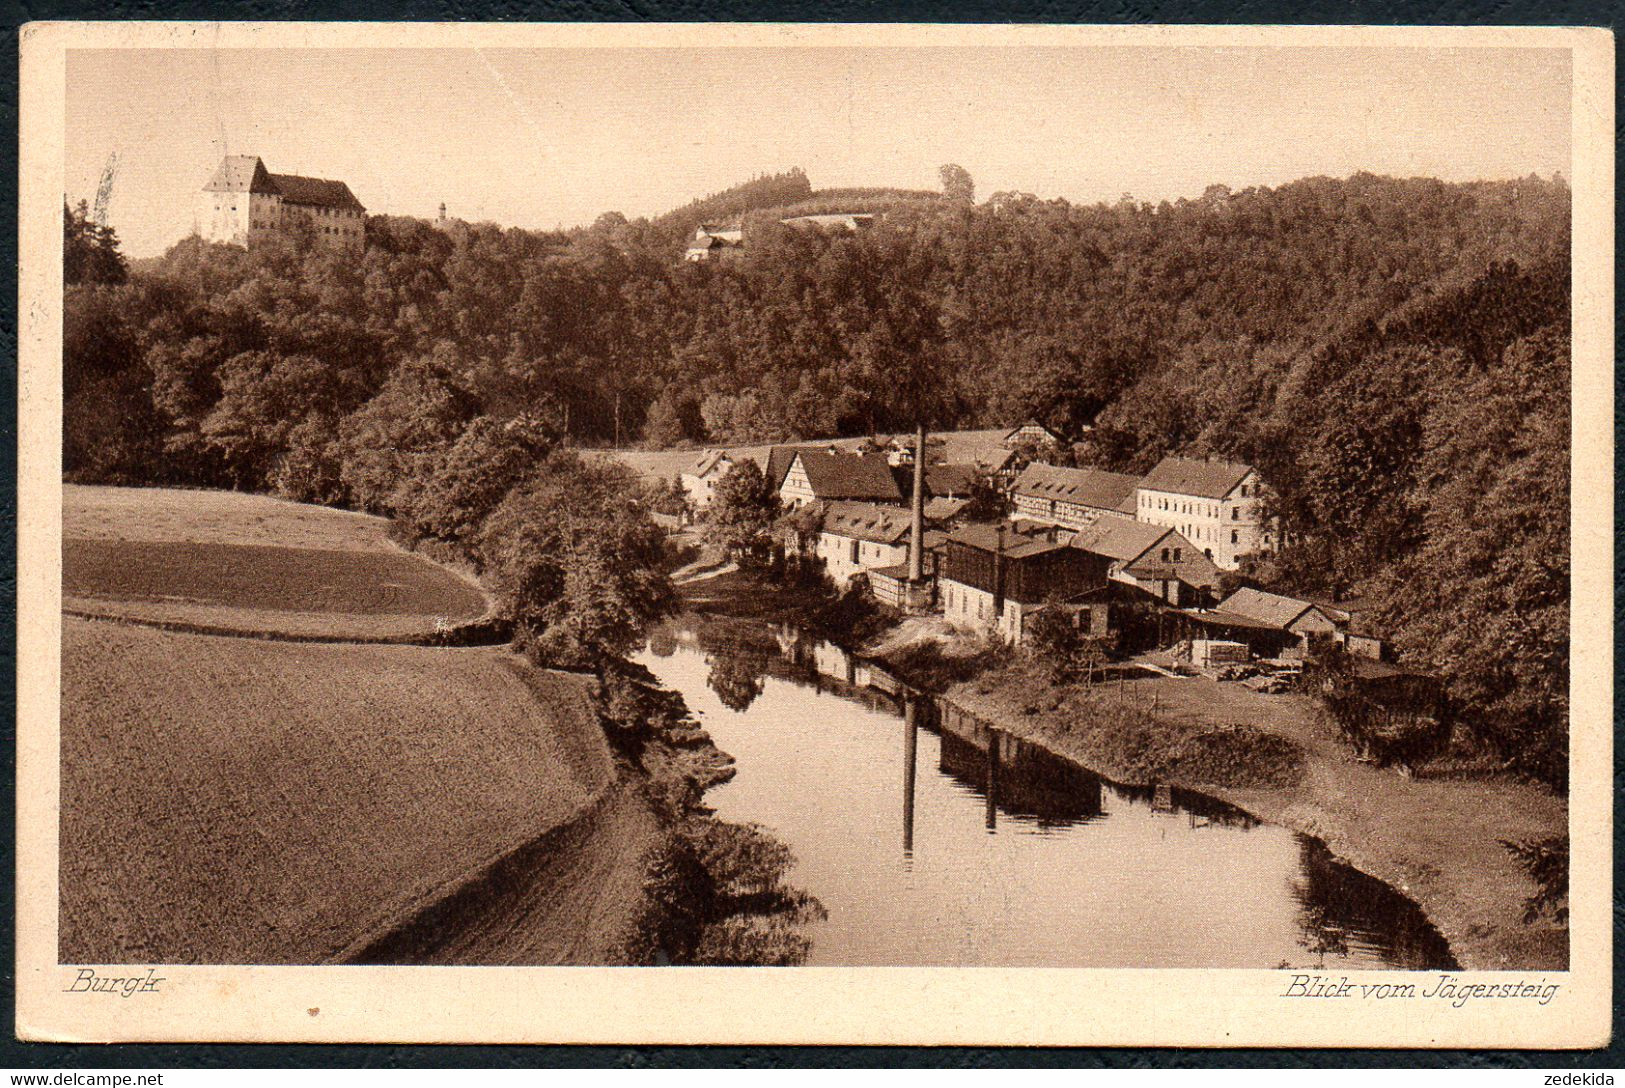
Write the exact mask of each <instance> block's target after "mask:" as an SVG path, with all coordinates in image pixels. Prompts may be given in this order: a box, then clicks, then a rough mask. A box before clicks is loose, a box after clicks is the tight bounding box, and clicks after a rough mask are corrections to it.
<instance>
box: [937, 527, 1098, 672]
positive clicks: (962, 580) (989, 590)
mask: <svg viewBox="0 0 1625 1088" xmlns="http://www.w3.org/2000/svg"><path fill="white" fill-rule="evenodd" d="M1065 537H1066V534H1064V533H1062V532H1060V531H1058V530H1056V529H1054V528H1051V529H1049V530H1048V531H1043V532H1037V533H1030V534H1029V533H1020V532H1016V531H1014V530H1013V529H1012V528H1010V527H1009V526H1007V525H1005V524H1003V523H1000V524H998V525H972V526H968V527H966V528H964V529H960V530H958V531H957V532H954V533H952V534H950V535H949V536H948V538H947V540H946V542H945V543H944V555H943V559H942V565H941V566H940V567H939V568H938V574H937V591H938V595H939V597H940V599H941V601H942V608H943V615H944V617H946V618H947V620H948V622H949V623H952V624H954V625H955V626H958V627H965V628H970V629H972V630H980V631H984V632H986V633H988V634H997V635H998V636H1000V637H1001V638H1003V639H1004V640H1005V641H1007V642H1010V643H1013V644H1019V643H1020V642H1021V641H1022V638H1023V636H1024V634H1025V630H1026V621H1027V619H1028V617H1030V616H1031V615H1032V614H1033V613H1034V612H1036V611H1038V610H1039V609H1041V608H1043V607H1044V604H1045V602H1046V601H1049V600H1052V599H1053V600H1058V601H1075V600H1076V599H1078V598H1080V597H1083V596H1085V595H1087V594H1091V593H1099V592H1101V591H1104V590H1105V588H1106V576H1107V568H1108V566H1109V564H1108V561H1107V560H1106V559H1105V558H1104V557H1102V556H1098V555H1093V554H1090V553H1089V552H1085V551H1082V550H1080V549H1077V548H1073V547H1070V546H1069V545H1068V544H1067V542H1066V539H1065ZM1102 607H1104V604H1102ZM1090 623H1091V626H1092V625H1093V621H1092V620H1091V621H1090Z"/></svg>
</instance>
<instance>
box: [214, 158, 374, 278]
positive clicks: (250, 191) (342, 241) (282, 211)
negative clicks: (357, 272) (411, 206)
mask: <svg viewBox="0 0 1625 1088" xmlns="http://www.w3.org/2000/svg"><path fill="white" fill-rule="evenodd" d="M366 214H367V209H366V208H364V207H362V206H361V201H359V200H357V199H356V198H355V194H354V193H352V192H350V187H349V186H348V185H346V184H344V182H342V181H328V180H327V179H326V178H306V177H300V176H299V175H298V174H273V173H271V172H270V171H268V170H266V169H265V163H263V162H261V161H260V158H259V156H257V155H227V156H226V157H225V158H224V159H222V160H220V167H219V169H217V170H216V171H215V172H214V176H213V177H212V178H210V179H209V183H208V184H207V185H205V186H204V187H203V192H202V194H201V200H200V202H199V207H198V233H200V234H201V235H202V236H203V237H204V238H206V239H207V240H209V241H211V242H225V243H226V244H228V245H235V246H242V247H244V248H245V249H252V248H253V247H254V245H255V243H257V242H263V241H265V240H266V239H268V238H271V237H273V236H276V235H287V234H292V233H296V232H300V231H304V230H311V231H312V232H313V233H314V235H315V238H316V241H317V242H319V243H321V244H322V245H327V246H331V247H333V248H335V249H340V250H344V251H345V252H347V253H354V254H356V255H358V256H359V255H360V253H361V250H362V248H363V246H364V245H365V223H366Z"/></svg>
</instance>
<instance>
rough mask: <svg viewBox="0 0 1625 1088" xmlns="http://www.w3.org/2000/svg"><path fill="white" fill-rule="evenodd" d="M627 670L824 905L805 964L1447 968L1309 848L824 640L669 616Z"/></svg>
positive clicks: (727, 798)
mask: <svg viewBox="0 0 1625 1088" xmlns="http://www.w3.org/2000/svg"><path fill="white" fill-rule="evenodd" d="M662 650H667V651H669V652H668V653H666V654H662V653H660V652H659V651H662ZM641 660H642V662H643V663H644V664H645V665H646V666H647V667H649V668H650V669H651V671H653V672H654V673H655V674H656V675H657V676H659V677H660V678H661V679H662V680H663V681H664V682H665V683H666V684H668V685H669V686H671V687H673V688H675V689H677V690H679V691H680V692H681V693H682V694H683V695H684V697H685V698H686V699H687V700H688V701H689V703H690V705H691V707H693V708H694V709H696V710H699V711H701V712H702V713H704V714H705V721H706V724H707V728H708V729H709V730H710V732H711V733H712V735H713V736H714V737H715V738H716V740H717V743H718V744H719V745H721V746H722V747H723V748H724V749H725V750H726V751H728V752H730V753H731V754H732V755H733V756H735V757H736V759H737V760H738V766H739V773H738V776H737V777H736V778H735V780H734V781H733V782H732V783H730V784H728V785H726V786H723V787H720V788H719V789H717V790H714V791H712V792H711V793H710V794H708V795H707V797H708V800H709V801H710V802H711V803H712V804H713V805H715V806H716V808H717V810H718V811H719V813H720V814H721V815H722V816H723V817H724V818H726V819H730V820H736V821H755V822H759V823H762V824H764V825H765V826H767V827H769V828H771V829H772V830H773V832H774V834H775V835H776V836H777V837H779V838H781V839H782V840H783V841H785V842H786V843H787V844H788V845H789V846H790V847H791V848H792V850H793V851H794V852H795V854H796V856H797V858H798V865H797V868H796V870H795V871H794V872H793V874H792V876H791V881H792V882H793V883H795V884H796V885H797V886H800V887H804V888H806V889H808V890H809V891H810V892H811V893H812V894H814V895H816V896H818V897H819V898H820V899H821V900H822V901H823V902H824V904H825V905H826V906H827V907H828V909H829V912H830V917H829V919H828V921H826V922H823V923H821V924H819V925H818V926H817V927H815V930H814V932H813V934H812V936H813V949H812V954H811V956H810V958H809V960H808V962H809V963H812V964H852V965H856V964H922V965H923V964H961V965H969V964H1002V965H1031V966H1104V967H1128V966H1180V967H1232V966H1233V967H1275V966H1279V965H1290V966H1295V967H1296V966H1304V967H1307V966H1317V967H1318V966H1333V965H1341V966H1390V965H1391V966H1395V967H1405V968H1416V969H1433V968H1449V967H1452V966H1454V963H1453V961H1452V960H1451V958H1450V954H1449V949H1448V947H1447V946H1446V944H1445V942H1444V941H1443V940H1442V938H1440V937H1439V935H1438V934H1437V932H1436V931H1434V930H1433V928H1432V927H1431V926H1430V925H1428V923H1427V921H1426V919H1425V918H1424V917H1423V916H1422V914H1421V912H1420V911H1418V910H1417V909H1416V907H1415V905H1414V904H1412V903H1411V902H1410V901H1408V900H1406V899H1404V898H1402V897H1401V896H1399V895H1397V894H1396V893H1394V892H1393V891H1392V890H1391V889H1389V888H1388V887H1387V886H1386V885H1383V884H1381V883H1379V882H1377V881H1375V880H1372V879H1371V878H1369V877H1366V876H1364V875H1362V874H1360V873H1358V872H1356V871H1354V870H1352V869H1350V868H1348V867H1347V866H1345V865H1342V864H1340V863H1338V862H1337V861H1336V860H1335V859H1333V858H1332V857H1331V855H1330V854H1329V853H1328V852H1327V851H1326V849H1325V847H1324V846H1323V845H1321V844H1320V843H1318V842H1316V841H1315V840H1312V839H1306V838H1302V837H1300V836H1296V835H1293V834H1291V833H1290V832H1287V831H1285V830H1284V829H1281V828H1278V827H1273V826H1271V825H1267V824H1261V823H1259V822H1258V821H1257V820H1255V819H1253V818H1252V817H1250V816H1248V815H1247V814H1246V813H1244V812H1242V811H1241V810H1239V809H1236V808H1234V807H1233V806H1230V805H1227V804H1225V803H1223V802H1221V801H1218V800H1215V799H1213V798H1211V797H1207V796H1205V795H1203V794H1198V793H1191V792H1189V791H1186V790H1182V789H1177V788H1172V787H1169V786H1166V785H1161V786H1146V787H1129V786H1122V785H1119V784H1117V783H1113V782H1110V781H1107V780H1105V779H1102V778H1101V777H1100V776H1098V775H1096V774H1093V773H1092V772H1090V771H1088V770H1086V769H1084V768H1082V767H1079V766H1077V765H1075V764H1073V763H1071V762H1069V761H1067V760H1064V759H1061V758H1059V757H1057V756H1055V755H1054V754H1052V753H1051V752H1049V751H1048V750H1046V749H1044V748H1041V747H1039V746H1037V745H1034V744H1031V743H1029V742H1026V741H1024V740H1022V739H1020V738H1018V737H1014V736H1011V735H1010V734H1007V733H1004V732H1003V731H1001V730H999V729H997V728H993V727H991V726H990V725H989V724H988V723H986V722H983V721H981V720H979V719H977V718H976V717H975V716H974V715H969V714H966V713H964V712H963V711H961V710H959V709H958V708H957V707H953V706H948V705H944V704H940V703H939V702H938V701H937V700H935V699H932V698H930V697H924V696H920V695H918V694H916V693H913V692H911V691H909V690H908V689H907V688H906V687H905V686H904V685H901V684H899V683H898V682H897V681H896V680H895V679H894V678H893V677H891V676H890V675H888V674H886V673H885V672H884V670H880V669H877V668H874V667H872V666H869V665H868V664H866V663H864V662H862V661H859V660H857V659H855V658H853V657H852V656H851V655H849V654H846V653H844V652H843V651H841V650H840V649H839V648H838V647H835V646H833V645H830V644H828V643H820V642H816V641H813V640H810V639H806V638H803V637H801V636H799V635H798V634H797V633H796V632H794V631H790V630H777V631H769V630H767V629H766V628H741V627H739V626H738V625H734V626H732V627H727V628H724V627H720V626H716V625H710V624H707V623H704V622H695V621H689V622H685V623H683V624H681V625H678V626H677V627H676V628H675V629H672V630H669V631H668V632H666V633H665V635H664V636H663V637H661V638H660V639H659V640H658V641H653V640H652V644H651V650H650V653H648V654H646V655H645V656H644V658H642V659H641ZM898 725H901V727H902V736H901V737H900V738H899V737H898V733H897V726H898ZM899 741H900V743H899ZM899 785H901V787H902V789H901V795H902V796H901V798H899V797H898V786H899ZM899 809H900V810H901V824H902V828H901V831H902V834H901V837H900V841H899V839H898V838H895V837H893V836H894V835H895V834H896V832H890V833H887V832H886V831H885V828H886V827H887V826H890V827H892V828H895V827H897V824H896V823H895V822H894V821H897V820H898V813H899Z"/></svg>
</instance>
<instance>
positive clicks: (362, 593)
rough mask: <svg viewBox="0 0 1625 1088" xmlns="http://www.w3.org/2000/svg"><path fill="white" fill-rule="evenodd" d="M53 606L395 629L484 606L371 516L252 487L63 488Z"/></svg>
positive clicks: (431, 623)
mask: <svg viewBox="0 0 1625 1088" xmlns="http://www.w3.org/2000/svg"><path fill="white" fill-rule="evenodd" d="M63 503H64V507H63V542H62V593H63V606H64V607H65V608H66V609H68V610H69V611H71V612H74V613H77V614H80V615H92V616H102V617H108V618H119V619H133V620H139V621H144V622H149V623H161V624H180V625H190V626H196V627H204V628H209V629H211V630H222V631H233V632H242V633H249V634H261V633H269V634H285V635H295V636H301V637H307V638H309V637H327V638H333V639H346V638H369V639H375V638H406V637H411V636H413V635H418V634H426V633H428V632H431V631H434V630H436V629H441V628H445V627H449V626H455V625H458V624H461V623H466V622H469V621H471V620H475V619H478V618H480V617H481V616H483V615H485V614H486V612H487V611H488V609H489V603H488V601H487V598H486V596H485V594H484V593H483V592H482V591H481V590H480V588H479V587H478V586H477V585H476V584H475V583H474V582H472V581H470V580H468V579H466V578H463V577H461V576H459V575H457V574H455V573H453V572H452V571H450V570H448V569H446V568H445V567H442V566H440V565H438V564H436V563H433V562H430V561H429V560H427V559H425V558H423V557H421V556H417V555H411V554H409V553H406V552H403V551H401V550H400V549H398V548H396V547H395V546H394V545H393V544H391V543H390V542H389V540H388V539H387V538H386V537H385V535H384V530H385V528H386V526H387V523H386V522H385V521H384V520H383V519H382V518H374V517H368V516H366V515H361V514H352V513H348V512H345V511H340V510H328V509H325V508H323V507H315V506H302V505H299V504H296V503H288V502H282V501H280V500H277V499H268V498H264V497H262V496H255V495H240V494H233V493H228V492H210V491H175V490H166V489H157V488H154V489H133V488H107V487H77V486H71V485H70V486H68V487H67V488H65V489H64V499H63Z"/></svg>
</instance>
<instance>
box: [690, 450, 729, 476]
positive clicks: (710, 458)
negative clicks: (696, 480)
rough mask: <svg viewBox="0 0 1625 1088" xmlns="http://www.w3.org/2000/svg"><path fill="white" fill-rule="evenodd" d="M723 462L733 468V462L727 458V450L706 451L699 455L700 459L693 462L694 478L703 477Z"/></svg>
mask: <svg viewBox="0 0 1625 1088" xmlns="http://www.w3.org/2000/svg"><path fill="white" fill-rule="evenodd" d="M724 461H726V462H727V463H728V466H729V467H732V466H733V463H734V460H733V458H732V457H729V456H728V451H727V450H706V451H705V452H704V453H702V454H700V459H699V460H698V461H695V462H694V468H693V470H692V473H693V475H695V476H700V477H703V476H705V474H706V473H708V472H710V471H711V470H712V469H714V468H716V467H717V466H718V465H719V464H721V463H722V462H724Z"/></svg>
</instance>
